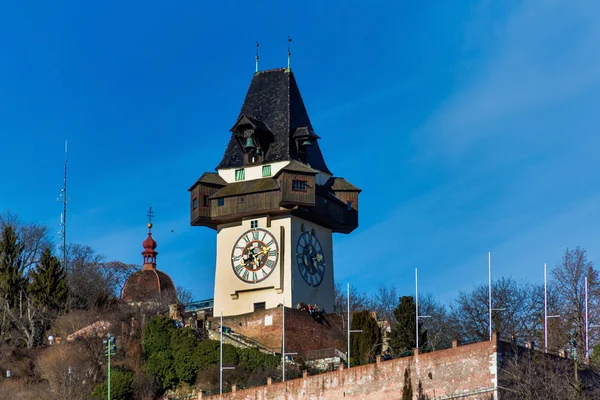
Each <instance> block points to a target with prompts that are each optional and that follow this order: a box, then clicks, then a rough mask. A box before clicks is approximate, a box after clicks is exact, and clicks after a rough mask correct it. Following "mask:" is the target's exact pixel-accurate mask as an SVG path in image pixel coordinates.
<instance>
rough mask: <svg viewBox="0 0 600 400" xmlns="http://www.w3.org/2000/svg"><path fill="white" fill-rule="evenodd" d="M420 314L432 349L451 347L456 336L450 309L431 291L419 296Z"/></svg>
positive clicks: (428, 343) (428, 344)
mask: <svg viewBox="0 0 600 400" xmlns="http://www.w3.org/2000/svg"><path fill="white" fill-rule="evenodd" d="M419 314H420V315H426V316H429V318H423V329H425V330H426V331H427V346H428V347H430V348H431V349H432V350H438V349H441V348H445V347H449V346H450V345H451V344H452V339H454V338H455V337H456V329H455V327H454V326H453V325H452V321H451V320H450V316H449V315H448V310H446V307H444V306H443V305H442V304H441V303H440V302H439V301H437V300H436V299H435V298H434V297H433V295H432V294H431V293H428V294H424V295H420V296H419Z"/></svg>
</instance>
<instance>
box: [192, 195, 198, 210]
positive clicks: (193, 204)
mask: <svg viewBox="0 0 600 400" xmlns="http://www.w3.org/2000/svg"><path fill="white" fill-rule="evenodd" d="M196 208H198V198H197V197H194V199H193V200H192V209H194V210H195V209H196Z"/></svg>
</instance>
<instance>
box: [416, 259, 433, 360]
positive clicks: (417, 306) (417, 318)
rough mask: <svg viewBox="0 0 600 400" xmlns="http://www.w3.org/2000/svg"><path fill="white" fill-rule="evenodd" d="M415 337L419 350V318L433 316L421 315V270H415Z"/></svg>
mask: <svg viewBox="0 0 600 400" xmlns="http://www.w3.org/2000/svg"><path fill="white" fill-rule="evenodd" d="M415 316H416V318H415V320H416V323H415V325H416V326H415V337H416V344H417V349H418V348H419V318H431V315H419V270H418V268H415Z"/></svg>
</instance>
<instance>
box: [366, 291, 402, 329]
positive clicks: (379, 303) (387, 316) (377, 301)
mask: <svg viewBox="0 0 600 400" xmlns="http://www.w3.org/2000/svg"><path fill="white" fill-rule="evenodd" d="M398 299H399V296H398V293H397V292H396V288H395V287H394V286H389V287H388V286H386V285H383V284H381V285H379V287H378V288H377V291H376V292H375V294H374V295H373V296H372V298H371V302H370V303H371V304H370V305H371V307H372V308H373V311H375V312H376V313H377V318H378V319H384V320H387V321H389V323H390V325H391V326H393V325H394V324H395V323H396V317H395V316H394V309H395V308H396V306H397V305H398Z"/></svg>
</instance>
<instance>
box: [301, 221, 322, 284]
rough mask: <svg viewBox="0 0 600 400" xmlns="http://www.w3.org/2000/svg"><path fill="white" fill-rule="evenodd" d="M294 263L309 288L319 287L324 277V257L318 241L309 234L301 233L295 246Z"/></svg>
mask: <svg viewBox="0 0 600 400" xmlns="http://www.w3.org/2000/svg"><path fill="white" fill-rule="evenodd" d="M296 263H297V264H298V269H299V270H300V275H302V279H304V281H305V282H306V283H308V285H309V286H313V287H315V286H319V285H320V284H321V282H322V281H323V276H324V275H325V257H324V256H323V248H322V247H321V243H320V242H319V239H317V237H316V236H315V235H313V234H311V233H310V232H303V233H302V235H300V237H299V238H298V244H297V245H296Z"/></svg>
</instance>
